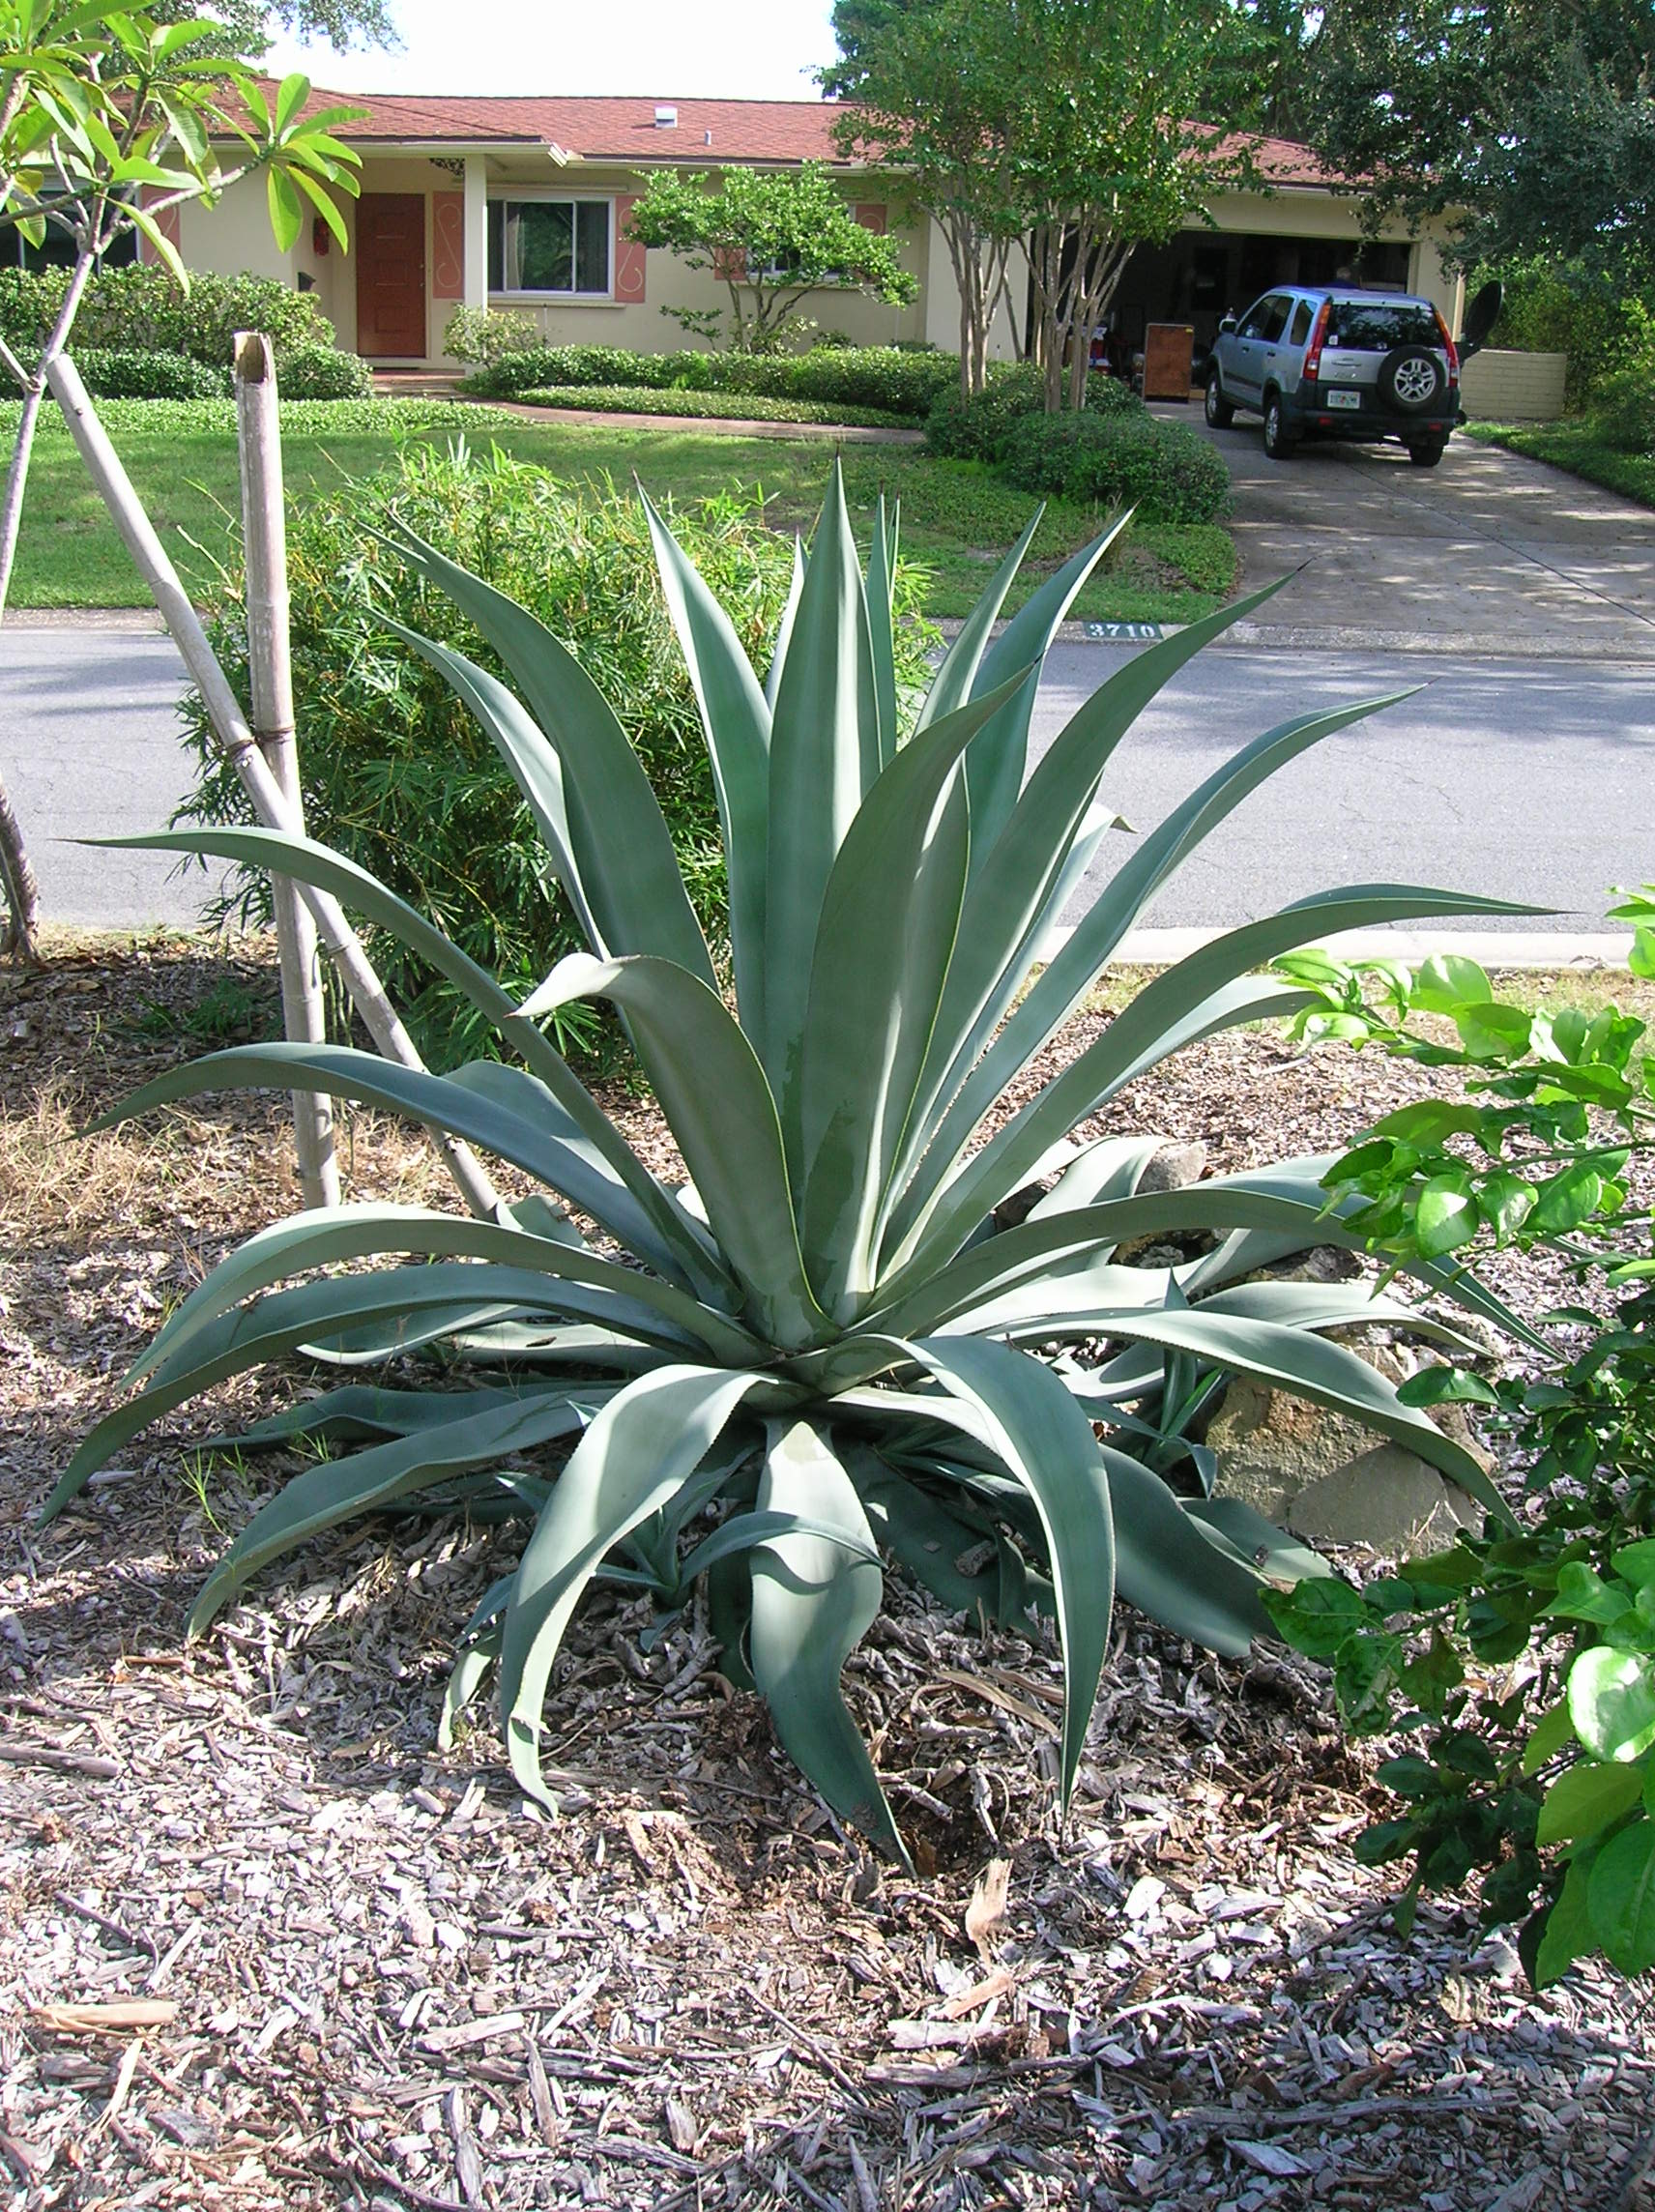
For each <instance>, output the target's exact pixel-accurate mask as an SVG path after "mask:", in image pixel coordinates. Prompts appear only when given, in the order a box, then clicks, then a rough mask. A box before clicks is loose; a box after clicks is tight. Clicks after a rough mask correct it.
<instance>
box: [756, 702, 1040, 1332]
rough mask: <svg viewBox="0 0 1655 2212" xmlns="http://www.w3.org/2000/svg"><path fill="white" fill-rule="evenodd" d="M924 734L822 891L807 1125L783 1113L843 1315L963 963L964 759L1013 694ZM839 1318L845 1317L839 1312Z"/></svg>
mask: <svg viewBox="0 0 1655 2212" xmlns="http://www.w3.org/2000/svg"><path fill="white" fill-rule="evenodd" d="M1005 696H1006V694H1005V692H1004V691H1000V692H994V693H991V694H990V695H989V696H988V697H986V698H984V699H981V700H976V701H973V704H972V705H970V706H969V707H964V708H962V709H961V710H960V712H959V713H956V714H950V715H947V716H946V717H945V718H944V720H942V721H940V722H934V723H933V724H932V725H931V727H930V728H929V729H928V730H925V731H923V732H921V733H919V734H916V735H915V737H914V738H913V739H912V740H911V742H909V743H908V744H907V745H905V746H904V747H903V749H902V751H901V752H900V753H898V754H897V755H896V757H895V759H894V760H892V762H891V763H890V765H889V767H888V768H886V770H885V771H883V772H882V773H881V775H880V778H879V781H878V782H877V783H876V784H875V785H874V788H873V789H872V791H870V792H869V793H868V795H867V797H866V799H865V800H863V801H862V804H861V808H860V810H859V811H858V813H857V818H856V820H855V821H854V822H853V823H852V825H851V827H850V829H849V830H848V831H847V833H846V836H845V841H844V843H843V844H842V845H841V846H840V848H839V852H838V856H837V858H836V859H835V860H834V862H833V868H832V873H831V874H830V875H829V877H828V879H827V889H826V891H825V892H824V894H823V901H822V918H821V922H820V924H819V926H818V929H817V934H816V946H815V951H814V954H813V957H812V961H811V971H810V997H809V1003H808V1007H807V1011H806V1015H805V1026H804V1037H803V1044H802V1048H801V1053H800V1059H799V1076H798V1085H797V1087H796V1089H795V1091H794V1093H793V1096H794V1100H795V1102H796V1103H797V1106H798V1115H799V1121H798V1128H797V1131H793V1130H790V1129H789V1128H788V1126H787V1123H786V1121H785V1119H784V1122H783V1135H784V1139H786V1140H788V1142H789V1155H790V1164H793V1163H796V1164H794V1165H793V1172H794V1174H795V1177H796V1179H797V1180H798V1183H799V1185H800V1197H799V1219H800V1229H801V1235H802V1237H803V1241H804V1244H805V1247H806V1249H807V1250H808V1251H809V1252H810V1254H811V1256H812V1261H813V1264H814V1266H815V1270H816V1275H815V1279H816V1285H817V1292H818V1295H819V1296H820V1298H821V1299H822V1301H823V1303H824V1305H825V1306H827V1309H828V1310H829V1311H831V1312H834V1313H835V1314H841V1309H842V1308H843V1309H848V1308H849V1306H850V1304H851V1303H852V1302H854V1300H855V1299H856V1298H857V1296H859V1295H861V1294H862V1293H864V1292H865V1291H866V1290H867V1289H869V1288H870V1287H871V1266H872V1257H873V1255H872V1242H873V1235H874V1230H875V1226H876V1223H877V1219H878V1210H879V1201H880V1198H881V1195H882V1193H883V1191H884V1188H885V1182H886V1176H887V1175H888V1173H889V1170H890V1165H891V1162H892V1160H893V1159H894V1157H895V1154H896V1150H897V1147H898V1144H899V1142H900V1140H901V1136H902V1132H903V1128H904V1126H905V1125H906V1122H907V1120H908V1115H909V1110H910V1107H911V1104H912V1101H913V1096H914V1087H915V1082H916V1080H917V1078H918V1074H919V1069H920V1066H921V1064H922V1062H923V1061H924V1057H925V1050H926V1046H927V1044H928V1043H929V1041H930V1036H931V1025H932V1023H933V1021H934V1020H935V1018H936V1008H937V1003H938V999H939V996H940V994H941V992H942V989H943V984H944V977H945V976H946V975H947V972H948V963H949V961H950V959H951V958H952V957H953V953H954V947H955V933H956V931H957V929H958V926H959V918H960V902H961V899H962V898H963V896H964V893H965V888H966V860H967V851H968V847H969V843H970V829H969V823H968V818H967V811H966V798H965V791H964V788H963V786H962V784H961V781H960V778H959V776H958V774H957V769H958V764H959V760H960V756H961V754H962V753H963V752H964V751H965V749H966V747H967V746H968V745H969V744H970V743H971V742H972V740H973V738H974V737H975V735H976V733H977V732H978V731H979V730H980V729H981V728H982V726H983V724H984V722H985V721H986V720H987V719H988V718H989V717H990V716H991V715H992V714H993V713H994V712H995V710H996V708H997V706H999V705H1000V704H1001V703H1002V700H1003V699H1004V698H1005ZM841 1318H842V1314H841Z"/></svg>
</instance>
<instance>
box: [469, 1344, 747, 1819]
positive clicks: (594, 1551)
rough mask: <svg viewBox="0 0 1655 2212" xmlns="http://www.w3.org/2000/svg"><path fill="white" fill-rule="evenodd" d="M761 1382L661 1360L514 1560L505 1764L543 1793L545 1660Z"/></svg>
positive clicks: (566, 1476)
mask: <svg viewBox="0 0 1655 2212" xmlns="http://www.w3.org/2000/svg"><path fill="white" fill-rule="evenodd" d="M763 1381H764V1378H763V1377H761V1376H758V1375H752V1374H745V1375H743V1374H732V1373H730V1372H729V1371H727V1370H724V1369H715V1368H707V1367H663V1368H659V1369H657V1370H656V1372H655V1373H654V1374H653V1375H645V1376H641V1377H640V1378H639V1379H638V1381H637V1382H635V1383H629V1384H628V1385H627V1387H626V1388H625V1389H624V1390H623V1391H621V1392H620V1393H619V1394H618V1395H617V1396H616V1397H614V1398H611V1399H610V1401H609V1403H608V1404H607V1405H606V1406H605V1407H604V1408H603V1410H602V1412H600V1413H598V1414H597V1416H596V1418H595V1420H594V1421H593V1423H592V1426H591V1427H590V1428H589V1429H588V1431H587V1433H586V1435H585V1436H584V1437H582V1439H581V1441H580V1442H579V1443H578V1444H577V1445H576V1446H575V1448H574V1451H573V1452H572V1453H571V1454H570V1457H569V1461H568V1464H567V1466H566V1468H565V1469H564V1470H563V1473H562V1474H561V1475H560V1476H559V1477H558V1482H557V1487H556V1488H555V1489H554V1491H553V1492H552V1495H551V1498H550V1499H549V1500H548V1501H547V1504H546V1508H545V1511H544V1512H543V1513H542V1514H541V1516H540V1518H539V1520H538V1522H537V1524H536V1527H535V1532H534V1534H533V1535H532V1536H531V1537H530V1538H529V1542H528V1544H527V1546H526V1547H525V1549H524V1553H523V1557H522V1558H521V1559H520V1560H519V1561H518V1565H517V1576H516V1581H515V1583H514V1584H513V1586H512V1593H511V1603H510V1606H509V1607H508V1611H507V1614H506V1619H505V1629H504V1634H503V1636H502V1639H501V1647H500V1709H501V1715H502V1720H503V1723H504V1726H505V1730H506V1748H507V1753H508V1757H509V1759H510V1761H511V1771H512V1774H513V1775H514V1776H515V1777H516V1780H517V1782H518V1784H519V1786H520V1787H521V1788H522V1790H524V1791H525V1792H526V1793H527V1794H528V1795H529V1796H531V1797H536V1798H538V1799H539V1800H540V1801H541V1802H542V1803H544V1802H545V1801H546V1787H545V1784H544V1782H543V1781H542V1779H541V1776H540V1760H539V1740H540V1710H541V1707H542V1705H543V1704H544V1703H545V1696H546V1685H547V1683H548V1681H549V1680H550V1679H551V1672H552V1663H553V1661H554V1660H555V1659H556V1657H557V1653H558V1646H559V1644H561V1643H562V1642H563V1637H564V1631H565V1629H566V1627H567V1625H568V1622H569V1618H570V1615H572V1614H573V1612H574V1609H575V1607H576V1605H577V1604H578V1603H579V1602H580V1597H581V1593H582V1591H583V1590H584V1589H585V1588H586V1586H587V1584H588V1583H589V1582H590V1581H591V1579H592V1576H593V1574H594V1572H595V1569H596V1567H597V1566H598V1565H599V1563H600V1562H601V1560H602V1559H603V1557H604V1556H605V1554H606V1553H608V1552H610V1551H612V1550H613V1549H614V1547H615V1546H616V1545H617V1544H619V1543H620V1542H621V1541H622V1540H623V1538H624V1537H625V1536H627V1535H629V1534H630V1533H631V1531H632V1530H633V1529H634V1528H637V1527H638V1525H639V1523H640V1522H643V1521H645V1520H647V1519H648V1518H649V1516H650V1515H651V1514H652V1513H658V1512H659V1511H660V1510H661V1508H662V1507H663V1506H666V1505H668V1504H670V1503H671V1501H672V1499H673V1498H674V1497H675V1496H676V1494H677V1493H678V1491H679V1490H680V1489H682V1486H683V1484H684V1483H685V1482H686V1481H688V1479H689V1477H690V1476H691V1475H692V1474H693V1473H694V1471H695V1469H696V1467H697V1465H698V1464H699V1462H700V1461H701V1460H702V1459H703V1458H704V1457H705V1455H706V1454H707V1453H708V1452H709V1451H711V1449H712V1447H713V1445H714V1444H715V1443H716V1442H717V1441H718V1439H719V1436H720V1435H721V1433H722V1432H723V1429H724V1427H725V1424H726V1423H727V1422H728V1421H729V1419H730V1418H731V1416H732V1414H734V1413H735V1412H736V1411H737V1409H738V1407H739V1406H740V1404H741V1402H742V1401H743V1399H745V1398H747V1397H748V1396H750V1395H751V1394H752V1392H753V1391H755V1390H756V1389H758V1388H759V1387H760V1385H761V1384H762V1383H763Z"/></svg>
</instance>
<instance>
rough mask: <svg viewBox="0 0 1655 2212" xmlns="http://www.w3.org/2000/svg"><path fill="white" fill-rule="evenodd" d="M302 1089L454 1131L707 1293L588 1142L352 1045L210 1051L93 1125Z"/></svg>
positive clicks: (682, 1283) (683, 1229)
mask: <svg viewBox="0 0 1655 2212" xmlns="http://www.w3.org/2000/svg"><path fill="white" fill-rule="evenodd" d="M294 1089H298V1090H301V1091H332V1092H333V1093H334V1096H335V1097H339V1098H355V1099H359V1100H360V1101H361V1102H362V1103H363V1104H364V1105H368V1106H383V1107H385V1108H387V1109H388V1110H389V1111H390V1112H391V1113H392V1114H407V1115H410V1116H411V1117H412V1118H413V1119H414V1120H415V1121H425V1122H429V1123H431V1124H433V1125H434V1126H435V1127H437V1128H440V1129H446V1130H447V1131H448V1132H449V1133H450V1135H451V1136H456V1137H465V1138H467V1139H469V1140H470V1142H472V1143H473V1144H477V1145H480V1146H481V1147H482V1148H483V1149H484V1150H486V1151H491V1152H494V1153H496V1154H497V1155H498V1156H499V1157H500V1158H501V1159H503V1160H509V1161H510V1163H511V1165H512V1166H513V1167H519V1168H522V1169H523V1170H524V1172H525V1173H526V1174H528V1175H532V1176H535V1177H537V1179H539V1180H540V1181H541V1182H543V1183H546V1184H549V1185H550V1187H551V1188H552V1189H553V1190H555V1191H557V1192H558V1193H559V1194H560V1195H561V1196H562V1197H564V1198H566V1199H567V1200H568V1202H569V1204H570V1205H571V1206H573V1207H577V1208H579V1209H580V1211H581V1212H583V1213H590V1214H591V1215H592V1217H593V1219H594V1220H595V1221H598V1222H601V1224H602V1225H603V1227H604V1228H605V1229H607V1230H608V1231H609V1232H610V1234H611V1235H612V1236H613V1237H617V1238H618V1239H619V1240H620V1241H621V1242H622V1243H623V1244H625V1245H627V1246H629V1247H630V1249H631V1250H632V1251H634V1252H636V1253H637V1254H638V1255H639V1256H640V1258H648V1259H649V1260H650V1261H651V1262H652V1263H653V1265H654V1266H656V1267H658V1268H659V1270H660V1272H661V1273H662V1274H663V1275H665V1276H667V1277H668V1278H669V1279H670V1280H673V1281H676V1282H678V1283H679V1284H680V1286H681V1287H683V1288H688V1289H692V1290H704V1288H705V1278H706V1276H707V1275H708V1273H709V1272H710V1271H711V1270H710V1269H709V1268H708V1267H707V1266H706V1265H705V1264H703V1266H702V1277H703V1280H702V1282H701V1283H695V1282H692V1281H691V1280H690V1278H689V1277H688V1275H687V1272H686V1268H685V1266H684V1265H683V1264H682V1263H681V1262H680V1260H679V1258H678V1256H677V1253H676V1252H675V1251H674V1250H672V1249H668V1248H663V1245H662V1241H661V1239H660V1238H659V1237H657V1236H656V1235H655V1233H654V1228H653V1221H652V1218H651V1216H650V1215H649V1214H647V1213H646V1212H645V1210H644V1208H643V1207H642V1205H641V1204H640V1203H639V1201H638V1200H637V1199H636V1198H635V1197H634V1196H633V1195H632V1192H631V1191H630V1189H629V1188H628V1187H627V1186H626V1185H625V1184H624V1182H622V1180H621V1179H620V1177H619V1176H618V1175H614V1174H612V1173H611V1172H609V1170H608V1165H607V1162H605V1163H603V1166H602V1168H601V1169H599V1168H598V1167H596V1166H595V1164H594V1159H593V1155H592V1153H591V1152H590V1151H589V1150H587V1149H586V1148H585V1147H584V1146H582V1147H581V1148H579V1149H577V1148H576V1147H575V1146H574V1145H573V1144H571V1143H569V1142H568V1141H567V1140H566V1139H565V1138H563V1137H561V1136H558V1135H556V1134H554V1133H552V1132H550V1131H548V1130H546V1129H544V1128H542V1127H540V1126H537V1124H536V1123H534V1122H531V1121H526V1120H525V1119H524V1118H523V1116H522V1115H521V1114H516V1113H513V1112H511V1111H510V1110H509V1109H508V1108H505V1107H502V1106H501V1105H499V1104H498V1103H497V1102H496V1101H495V1100H493V1099H490V1098H486V1097H484V1096H483V1095H482V1094H481V1093H480V1092H479V1091H475V1090H471V1089H468V1088H466V1087H464V1086H462V1085H461V1084H459V1083H456V1082H454V1081H453V1080H452V1079H451V1078H450V1077H448V1076H443V1075H432V1074H429V1073H428V1072H426V1071H425V1070H424V1069H417V1068H409V1067H399V1066H397V1065H396V1064H395V1063H394V1062H391V1061H387V1060H381V1059H380V1058H379V1057H378V1055H377V1054H375V1053H371V1052H358V1051H357V1050H356V1049H355V1048H354V1047H353V1046H349V1045H322V1044H317V1045H306V1044H262V1045H234V1046H232V1047H231V1048H230V1049H229V1050H228V1051H226V1052H213V1053H208V1054H207V1055H206V1056H205V1058H203V1059H201V1060H195V1061H190V1062H187V1063H186V1064H185V1065H184V1066H183V1067H175V1068H172V1069H169V1070H168V1072H167V1073H166V1074H165V1075H160V1076H157V1077H156V1078H155V1080H154V1081H153V1082H151V1083H146V1084H145V1085H144V1086H143V1087H142V1088H141V1089H140V1090H138V1091H133V1092H132V1093H131V1096H130V1097H128V1098H124V1099H122V1101H121V1102H120V1104H119V1105H118V1106H113V1107H111V1108H110V1109H109V1111H108V1112H107V1113H106V1114H102V1115H100V1116H99V1118H98V1120H97V1121H94V1122H93V1123H92V1124H91V1126H92V1128H93V1129H95V1130H96V1129H109V1128H113V1127H115V1126H116V1124H117V1123H118V1122H121V1121H131V1119H132V1118H133V1116H135V1115H138V1114H147V1113H148V1112H149V1111H150V1109H151V1108H152V1107H154V1106H168V1105H171V1104H172V1103H173V1102H174V1101H175V1100H177V1099H180V1098H192V1097H194V1096H196V1095H197V1094H198V1093H199V1092H201V1091H228V1090H250V1091H257V1090H281V1091H291V1090H294ZM680 1218H681V1228H680V1234H681V1237H683V1236H687V1234H688V1223H687V1221H686V1220H684V1219H683V1218H682V1217H680ZM691 1248H692V1249H693V1245H692V1246H691Z"/></svg>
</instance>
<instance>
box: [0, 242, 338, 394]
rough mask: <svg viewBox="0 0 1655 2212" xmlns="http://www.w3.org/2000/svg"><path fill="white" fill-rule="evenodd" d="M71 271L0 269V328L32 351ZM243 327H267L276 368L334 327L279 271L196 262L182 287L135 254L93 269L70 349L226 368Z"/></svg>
mask: <svg viewBox="0 0 1655 2212" xmlns="http://www.w3.org/2000/svg"><path fill="white" fill-rule="evenodd" d="M68 280H69V277H68V272H67V271H66V270H62V269H47V270H44V271H41V272H39V273H36V272H33V271H29V270H23V269H5V270H0V336H4V337H5V338H6V340H7V342H8V343H9V344H11V345H13V346H15V347H18V348H26V349H28V350H30V351H33V350H34V349H35V348H37V347H38V346H39V345H40V344H41V342H42V340H43V339H44V337H45V335H46V334H47V332H48V331H49V330H50V329H51V326H52V322H53V319H54V318H55V316H56V314H57V311H58V308H59V306H61V304H62V301H63V294H64V288H65V286H66V284H67V283H68ZM237 331H263V332H264V333H265V334H266V335H268V336H269V337H270V338H271V339H272V341H273V342H274V344H275V346H276V369H277V372H278V373H279V371H280V368H281V364H282V363H283V361H284V360H285V359H286V357H287V355H288V354H290V353H291V352H293V351H295V350H296V349H298V348H301V347H306V346H330V347H331V346H332V345H333V343H334V327H333V325H332V324H331V323H330V322H329V320H328V318H327V316H326V315H324V314H323V312H322V309H321V306H320V305H319V303H318V301H317V299H316V296H315V294H314V293H313V292H296V291H294V290H293V289H292V288H291V287H290V286H289V285H286V284H283V283H281V282H279V281H278V280H277V279H276V277H224V276H218V275H217V274H215V273H214V272H212V271H210V270H198V271H196V272H195V273H194V274H193V275H192V276H191V277H190V279H189V291H188V292H181V291H180V290H179V288H178V286H177V285H176V284H175V283H174V282H173V279H172V277H170V276H169V275H168V273H167V272H166V270H164V269H161V268H157V267H150V266H146V265H143V264H138V263H134V264H133V265H132V266H131V268H127V269H106V270H104V271H103V273H102V275H101V276H98V277H93V279H92V281H91V282H90V283H89V284H88V285H87V287H86V292H85V296H84V297H83V299H82V300H81V304H80V311H79V313H78V315H77V316H76V317H75V323H74V335H73V342H72V346H71V350H72V352H73V354H74V356H75V359H76V360H77V361H78V360H79V358H80V355H81V352H82V350H87V351H91V350H98V349H110V350H119V351H122V352H139V353H176V354H188V355H189V359H190V360H191V361H199V362H205V363H206V364H207V366H208V367H209V368H223V367H227V366H228V364H229V360H230V347H231V341H232V339H233V337H234V335H235V334H236V332H237Z"/></svg>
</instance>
